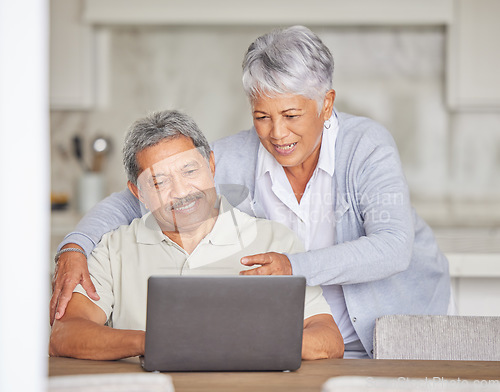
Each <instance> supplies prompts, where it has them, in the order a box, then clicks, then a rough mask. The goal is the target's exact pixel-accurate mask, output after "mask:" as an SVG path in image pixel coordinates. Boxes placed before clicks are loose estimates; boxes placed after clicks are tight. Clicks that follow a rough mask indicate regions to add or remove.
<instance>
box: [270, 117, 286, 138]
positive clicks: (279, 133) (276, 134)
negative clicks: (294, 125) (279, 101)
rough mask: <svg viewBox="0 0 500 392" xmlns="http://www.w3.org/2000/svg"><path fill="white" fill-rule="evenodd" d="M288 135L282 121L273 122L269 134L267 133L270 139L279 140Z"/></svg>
mask: <svg viewBox="0 0 500 392" xmlns="http://www.w3.org/2000/svg"><path fill="white" fill-rule="evenodd" d="M288 134H289V131H288V129H287V127H286V126H285V124H284V123H283V122H282V121H279V120H276V121H273V125H272V128H271V132H270V133H269V135H270V136H271V138H272V139H274V140H281V139H283V138H285V137H286V136H288Z"/></svg>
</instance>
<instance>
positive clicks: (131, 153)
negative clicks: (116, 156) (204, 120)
mask: <svg viewBox="0 0 500 392" xmlns="http://www.w3.org/2000/svg"><path fill="white" fill-rule="evenodd" d="M180 136H186V137H188V138H190V139H191V140H192V142H193V144H194V146H195V147H196V148H198V151H199V152H200V153H201V155H203V157H205V159H206V160H207V161H210V151H211V150H210V145H209V144H208V141H207V139H206V137H205V135H203V133H202V132H201V130H200V128H198V125H196V123H195V122H194V120H193V119H192V118H191V117H189V116H188V115H186V114H183V113H181V112H178V111H176V110H164V111H161V112H154V113H151V114H149V115H148V116H147V117H144V118H141V119H139V120H137V121H136V122H135V123H134V124H133V125H132V126H131V127H130V129H129V131H128V133H127V136H126V138H125V144H124V146H123V164H124V166H125V171H126V172H127V177H128V179H129V180H130V181H131V182H132V183H133V184H135V185H137V178H138V176H139V174H140V170H141V168H140V167H139V164H138V162H137V154H138V153H139V152H141V151H142V150H144V149H146V148H148V147H152V146H154V145H156V144H158V143H160V142H161V141H163V140H168V139H173V138H177V137H180Z"/></svg>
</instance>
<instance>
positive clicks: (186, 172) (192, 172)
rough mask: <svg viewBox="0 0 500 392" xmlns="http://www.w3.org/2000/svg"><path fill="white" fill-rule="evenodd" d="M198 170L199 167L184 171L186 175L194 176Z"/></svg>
mask: <svg viewBox="0 0 500 392" xmlns="http://www.w3.org/2000/svg"><path fill="white" fill-rule="evenodd" d="M197 171H198V169H192V170H187V171H185V172H184V175H185V176H193V175H195V174H196V172H197Z"/></svg>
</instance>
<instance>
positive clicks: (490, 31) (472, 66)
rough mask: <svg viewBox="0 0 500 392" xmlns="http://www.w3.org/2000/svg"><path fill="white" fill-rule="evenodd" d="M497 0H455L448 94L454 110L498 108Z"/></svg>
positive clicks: (499, 51)
mask: <svg viewBox="0 0 500 392" xmlns="http://www.w3.org/2000/svg"><path fill="white" fill-rule="evenodd" d="M499 15H500V1H498V0H474V1H470V0H454V15H453V22H452V23H451V24H450V25H449V26H448V39H447V56H448V59H447V72H446V78H447V95H448V104H449V106H450V108H451V109H454V110H480V111H485V110H492V109H493V110H500V88H499V86H500V73H499V72H498V70H499V69H500V45H498V38H499V37H500V23H498V16H499Z"/></svg>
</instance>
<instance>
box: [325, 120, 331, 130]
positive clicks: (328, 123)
mask: <svg viewBox="0 0 500 392" xmlns="http://www.w3.org/2000/svg"><path fill="white" fill-rule="evenodd" d="M331 126H332V123H331V122H330V119H328V120H326V121H325V128H326V129H330V127H331Z"/></svg>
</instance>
